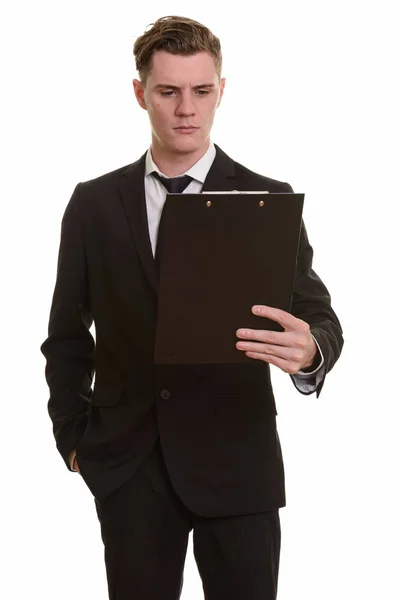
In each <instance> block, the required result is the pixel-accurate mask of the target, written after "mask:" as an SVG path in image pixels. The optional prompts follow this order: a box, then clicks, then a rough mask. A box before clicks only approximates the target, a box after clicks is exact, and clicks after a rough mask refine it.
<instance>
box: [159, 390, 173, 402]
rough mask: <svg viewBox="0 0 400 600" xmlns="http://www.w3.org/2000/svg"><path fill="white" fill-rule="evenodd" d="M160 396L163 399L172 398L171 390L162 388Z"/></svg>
mask: <svg viewBox="0 0 400 600" xmlns="http://www.w3.org/2000/svg"><path fill="white" fill-rule="evenodd" d="M160 396H161V398H162V399H163V400H169V399H170V398H171V392H170V391H169V390H161V392H160Z"/></svg>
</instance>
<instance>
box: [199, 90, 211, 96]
mask: <svg viewBox="0 0 400 600" xmlns="http://www.w3.org/2000/svg"><path fill="white" fill-rule="evenodd" d="M197 93H198V94H199V96H207V94H209V93H210V92H209V90H197Z"/></svg>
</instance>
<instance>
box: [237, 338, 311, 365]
mask: <svg viewBox="0 0 400 600" xmlns="http://www.w3.org/2000/svg"><path fill="white" fill-rule="evenodd" d="M236 348H237V349H238V350H244V351H245V352H246V354H247V353H248V352H251V353H259V354H266V355H268V356H269V357H271V356H274V357H276V358H282V359H283V360H286V361H291V362H295V363H299V364H300V362H301V361H302V360H304V353H303V351H302V350H301V349H300V348H294V347H287V346H275V345H271V344H262V343H260V344H259V343H256V342H237V343H236Z"/></svg>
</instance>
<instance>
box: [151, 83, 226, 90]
mask: <svg viewBox="0 0 400 600" xmlns="http://www.w3.org/2000/svg"><path fill="white" fill-rule="evenodd" d="M214 87H215V83H203V84H202V85H194V86H193V89H194V90H199V89H204V88H214ZM165 88H168V89H169V90H180V89H181V88H180V87H178V86H176V85H169V84H168V83H158V84H157V85H155V86H154V89H155V90H161V89H165Z"/></svg>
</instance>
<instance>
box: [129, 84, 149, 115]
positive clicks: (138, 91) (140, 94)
mask: <svg viewBox="0 0 400 600" xmlns="http://www.w3.org/2000/svg"><path fill="white" fill-rule="evenodd" d="M132 83H133V90H134V92H135V96H136V100H137V101H138V103H139V106H141V107H142V108H144V110H147V105H146V100H145V97H144V87H143V83H142V82H141V81H139V79H134V80H133V81H132Z"/></svg>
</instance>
